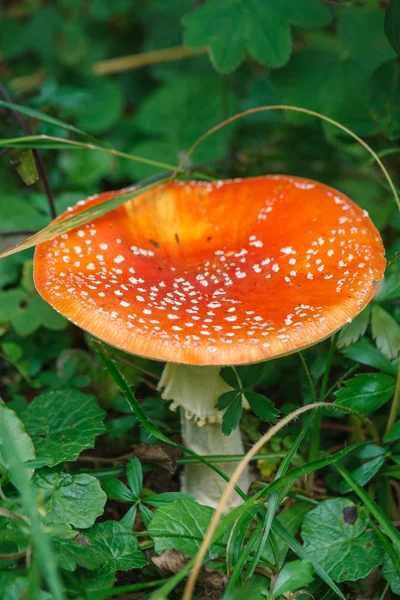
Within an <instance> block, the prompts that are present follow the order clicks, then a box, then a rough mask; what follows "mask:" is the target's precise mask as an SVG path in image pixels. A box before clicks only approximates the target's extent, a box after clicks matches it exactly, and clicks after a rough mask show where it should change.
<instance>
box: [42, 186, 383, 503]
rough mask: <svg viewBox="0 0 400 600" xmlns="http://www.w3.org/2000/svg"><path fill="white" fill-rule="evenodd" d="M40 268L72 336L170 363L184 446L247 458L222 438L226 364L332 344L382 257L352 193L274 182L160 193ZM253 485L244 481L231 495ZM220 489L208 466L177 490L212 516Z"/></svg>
mask: <svg viewBox="0 0 400 600" xmlns="http://www.w3.org/2000/svg"><path fill="white" fill-rule="evenodd" d="M123 191H126V190H123ZM118 193H120V192H113V194H114V195H116V194H118ZM109 197H110V193H107V194H101V195H99V196H95V197H92V198H89V199H88V200H86V201H84V202H80V203H78V205H76V206H75V207H74V208H72V209H70V211H69V212H68V214H69V215H71V214H76V213H79V212H80V211H82V210H83V209H86V208H88V207H90V206H93V205H95V204H99V203H101V202H103V201H104V200H106V199H107V198H109ZM59 218H60V219H62V218H63V216H61V217H59ZM34 268H35V273H34V275H35V284H36V287H37V289H38V291H39V293H40V294H41V295H42V297H43V298H44V299H45V300H46V301H47V302H48V303H49V304H51V305H52V306H53V307H54V308H55V309H56V310H57V311H59V312H60V313H61V314H62V315H64V316H65V317H67V318H68V319H70V320H71V321H72V322H74V323H75V324H77V325H78V326H79V327H81V328H82V329H84V330H86V331H88V332H89V333H91V334H93V335H94V336H96V337H98V338H100V339H101V340H104V341H105V342H107V343H108V344H111V345H113V346H116V347H118V348H120V349H123V350H125V351H126V352H130V353H134V354H138V355H141V356H146V357H149V358H151V359H155V360H160V361H166V363H167V364H166V367H165V370H164V373H163V375H162V377H161V381H160V386H161V387H162V388H163V396H164V398H166V399H169V400H172V401H173V404H172V407H173V408H175V407H177V406H178V405H179V406H180V407H181V420H182V437H183V442H184V444H185V445H186V446H187V447H189V448H191V449H193V450H195V451H196V452H197V453H199V454H202V455H207V454H218V455H221V454H242V453H243V451H244V447H243V442H242V440H241V437H240V433H239V431H238V430H237V431H235V432H233V434H231V435H230V436H229V437H226V436H224V435H223V433H222V431H221V426H220V420H221V412H220V411H218V410H217V409H216V407H215V405H216V402H217V399H218V397H219V396H220V395H221V394H222V393H224V392H225V391H227V390H229V389H230V388H229V386H228V384H226V383H225V382H224V381H223V380H222V378H221V377H220V374H219V371H220V368H221V366H226V365H243V364H247V363H252V362H257V361H265V360H269V359H272V358H276V357H278V356H282V355H286V354H290V353H292V352H296V351H298V350H301V349H303V348H306V347H307V346H311V345H313V344H315V343H316V342H318V341H320V340H323V339H324V338H327V337H328V336H330V335H332V333H334V332H335V331H336V330H338V329H339V328H341V327H342V326H343V325H344V324H346V323H348V322H350V321H351V320H352V319H353V318H354V317H355V316H356V315H357V314H358V313H360V312H361V311H362V310H363V308H364V307H365V306H366V304H367V303H368V302H369V301H370V300H371V298H372V297H373V295H374V290H375V284H376V282H378V281H379V280H380V279H381V278H382V276H383V272H384V268H385V259H384V249H383V246H382V242H381V239H380V236H379V233H378V231H377V230H376V229H375V227H374V225H373V224H372V222H371V221H370V219H369V217H368V214H367V213H366V212H365V211H363V210H362V209H361V208H359V207H358V206H357V205H356V204H354V203H353V202H352V201H351V200H349V199H348V198H347V197H346V196H344V195H343V194H341V193H340V192H338V191H336V190H335V189H333V188H330V187H328V186H326V185H323V184H321V183H317V182H315V181H311V180H308V179H302V178H298V177H290V176H281V175H273V176H263V177H254V178H249V179H243V180H241V179H234V180H229V181H215V182H212V183H210V182H201V181H182V182H181V181H170V182H167V183H163V184H161V185H159V186H157V187H155V188H153V189H151V190H150V191H147V192H145V193H143V194H141V195H139V196H137V197H134V198H132V199H131V200H128V201H127V202H125V204H123V205H121V206H119V207H118V208H115V209H114V210H112V211H111V212H109V213H108V214H106V215H104V216H102V217H99V218H97V219H96V220H95V221H93V222H91V223H88V224H86V225H84V226H82V227H80V228H78V229H74V230H72V231H70V232H68V233H64V234H62V235H60V236H58V237H56V238H55V239H53V240H51V241H48V242H44V243H42V244H40V245H38V247H37V250H36V254H35V263H34ZM221 468H222V469H223V470H224V471H225V472H226V473H227V474H228V475H230V473H232V469H233V466H232V464H231V463H227V464H224V465H222V466H221ZM249 482H250V475H249V473H248V472H247V473H245V474H244V475H243V478H242V480H241V481H240V482H239V484H240V485H241V486H242V487H243V488H244V489H247V488H248V486H249ZM224 485H225V484H224V482H223V481H222V479H220V478H219V477H218V476H217V475H215V473H214V472H213V471H212V470H211V469H208V468H207V467H205V466H204V465H202V464H190V465H187V466H186V467H185V471H184V475H183V478H182V487H183V490H184V491H186V492H189V493H191V494H193V495H195V496H196V497H197V498H198V499H199V501H200V502H203V503H205V504H208V505H211V506H215V505H216V503H217V502H218V499H219V497H220V495H221V491H222V489H223V487H224ZM238 501H239V500H238V497H237V498H235V499H233V502H236V503H237V502H238Z"/></svg>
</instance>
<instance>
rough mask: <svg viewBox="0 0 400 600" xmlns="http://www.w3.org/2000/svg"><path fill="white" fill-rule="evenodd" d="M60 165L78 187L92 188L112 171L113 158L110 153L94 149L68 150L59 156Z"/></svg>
mask: <svg viewBox="0 0 400 600" xmlns="http://www.w3.org/2000/svg"><path fill="white" fill-rule="evenodd" d="M59 166H60V169H61V171H62V172H63V173H64V175H65V176H66V177H67V178H68V179H69V180H70V181H71V182H72V183H73V184H75V185H76V186H77V187H82V188H90V187H91V186H94V185H96V184H97V183H98V182H99V181H100V180H101V179H103V178H104V177H106V176H107V175H109V174H110V173H111V171H112V169H113V159H112V157H111V156H110V155H109V154H101V153H100V152H93V151H92V150H80V151H79V152H69V151H66V152H63V153H62V154H61V156H60V158H59Z"/></svg>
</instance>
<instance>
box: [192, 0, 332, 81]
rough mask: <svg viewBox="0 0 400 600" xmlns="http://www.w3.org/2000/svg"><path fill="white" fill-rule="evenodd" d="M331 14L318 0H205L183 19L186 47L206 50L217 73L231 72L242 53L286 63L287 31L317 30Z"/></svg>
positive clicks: (269, 62)
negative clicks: (297, 29)
mask: <svg viewBox="0 0 400 600" xmlns="http://www.w3.org/2000/svg"><path fill="white" fill-rule="evenodd" d="M329 21H330V12H329V11H328V10H327V8H326V7H324V6H323V5H322V3H320V2H318V1H317V0H303V2H302V4H301V6H300V5H299V3H298V2H297V1H296V0H281V1H280V2H279V4H277V3H276V2H274V1H273V0H246V1H243V0H239V1H235V0H207V1H206V2H205V3H204V4H202V5H201V6H200V7H199V8H197V10H195V11H194V12H192V13H191V14H188V15H187V16H186V17H185V19H184V25H185V26H186V32H185V37H184V41H185V44H186V46H188V47H190V48H201V47H208V49H209V52H210V57H211V60H212V62H213V64H214V66H215V68H216V69H217V70H218V71H220V72H221V73H229V72H230V71H233V70H234V69H235V68H237V67H238V65H239V64H240V63H241V62H242V60H243V59H244V57H245V56H246V53H248V54H250V56H251V57H252V58H254V59H255V60H257V61H259V62H261V63H265V64H267V65H268V66H270V67H280V66H282V65H283V64H285V63H286V62H287V60H288V58H289V56H290V53H291V50H292V39H291V31H290V26H291V25H296V26H300V27H312V26H313V27H321V26H323V25H326V24H327V23H329Z"/></svg>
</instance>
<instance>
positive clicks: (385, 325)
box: [371, 304, 400, 360]
mask: <svg viewBox="0 0 400 600" xmlns="http://www.w3.org/2000/svg"><path fill="white" fill-rule="evenodd" d="M371 324H372V335H373V337H374V339H375V341H376V345H377V346H378V348H379V350H380V351H381V352H382V354H384V355H385V356H386V357H387V358H388V359H389V360H393V359H395V358H397V356H398V355H399V352H400V325H398V323H397V322H396V321H395V320H394V319H393V317H392V316H391V315H389V313H387V312H386V311H385V310H384V309H383V308H381V307H380V306H378V305H377V304H375V306H374V307H373V308H372V321H371Z"/></svg>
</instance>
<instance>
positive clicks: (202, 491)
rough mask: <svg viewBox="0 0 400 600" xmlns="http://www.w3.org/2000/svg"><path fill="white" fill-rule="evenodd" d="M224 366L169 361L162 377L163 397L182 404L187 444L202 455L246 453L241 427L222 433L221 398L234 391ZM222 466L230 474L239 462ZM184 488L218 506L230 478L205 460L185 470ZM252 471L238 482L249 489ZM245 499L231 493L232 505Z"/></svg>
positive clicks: (219, 465)
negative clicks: (218, 406) (222, 372)
mask: <svg viewBox="0 0 400 600" xmlns="http://www.w3.org/2000/svg"><path fill="white" fill-rule="evenodd" d="M219 371H220V367H214V366H204V367H197V366H191V365H179V364H174V363H167V364H166V366H165V369H164V372H163V374H162V376H161V379H160V388H163V392H162V397H163V398H164V399H166V400H172V401H173V402H172V404H171V409H172V410H176V409H177V408H178V407H180V412H181V426H182V439H183V444H184V445H185V446H186V447H187V448H189V449H190V450H193V451H194V452H196V453H197V454H199V455H200V456H207V455H220V454H243V453H244V446H243V441H242V438H241V434H240V430H239V429H236V430H235V431H233V432H232V433H231V434H230V435H229V436H226V435H224V434H223V433H222V429H221V420H222V412H221V411H218V410H217V409H216V408H215V405H216V403H217V401H218V398H219V396H220V395H221V394H223V393H224V392H227V391H230V390H231V388H230V386H229V385H228V384H227V383H225V382H224V380H223V379H222V378H221V377H220V375H219ZM218 467H219V468H220V469H221V470H222V471H224V473H226V474H227V475H228V477H230V476H231V475H232V473H233V471H234V470H235V468H236V465H235V463H221V464H218ZM181 481H182V491H183V492H186V493H188V494H191V495H192V496H194V497H195V498H197V500H198V501H199V502H200V503H201V504H206V505H207V506H212V507H215V506H217V504H218V502H219V500H220V497H221V494H222V493H223V491H224V489H225V487H226V482H224V480H223V479H222V478H221V477H220V476H219V475H218V474H217V473H215V471H213V470H212V469H210V468H209V467H208V466H207V465H204V464H203V463H197V464H196V463H191V464H187V465H185V467H184V469H183V473H182V479H181ZM250 481H251V478H250V472H249V470H246V471H245V472H244V473H243V474H242V477H241V479H240V481H239V483H238V485H239V486H240V487H241V488H242V489H243V490H244V491H247V489H248V487H249V485H250ZM241 502H242V500H241V498H240V497H239V495H238V494H236V493H234V494H232V496H231V502H230V505H229V506H228V507H227V508H228V509H232V508H234V507H236V506H238V505H239V504H240V503H241Z"/></svg>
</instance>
